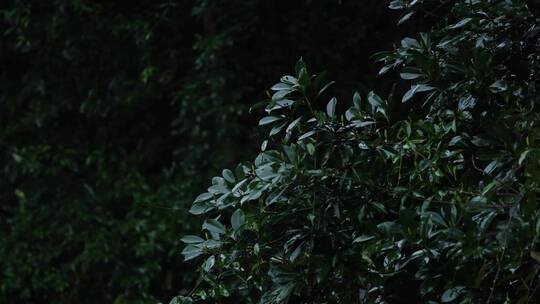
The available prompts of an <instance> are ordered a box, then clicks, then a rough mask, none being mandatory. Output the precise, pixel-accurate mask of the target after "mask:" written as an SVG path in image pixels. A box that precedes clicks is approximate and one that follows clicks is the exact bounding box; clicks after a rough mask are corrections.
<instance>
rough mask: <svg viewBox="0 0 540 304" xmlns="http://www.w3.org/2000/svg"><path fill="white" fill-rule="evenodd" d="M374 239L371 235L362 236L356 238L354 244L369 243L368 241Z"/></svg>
mask: <svg viewBox="0 0 540 304" xmlns="http://www.w3.org/2000/svg"><path fill="white" fill-rule="evenodd" d="M374 238H375V237H374V236H371V235H361V236H359V237H357V238H355V239H354V240H353V244H357V243H363V242H367V241H369V240H372V239H374Z"/></svg>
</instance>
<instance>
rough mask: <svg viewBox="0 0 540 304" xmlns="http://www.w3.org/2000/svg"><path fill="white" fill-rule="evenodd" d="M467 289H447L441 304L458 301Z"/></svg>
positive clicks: (442, 296) (459, 287)
mask: <svg viewBox="0 0 540 304" xmlns="http://www.w3.org/2000/svg"><path fill="white" fill-rule="evenodd" d="M464 289H465V288H464V287H461V286H458V287H454V288H450V289H447V290H446V291H445V292H444V293H443V294H442V295H441V302H442V303H449V302H452V301H454V300H456V299H457V298H458V297H459V295H460V294H461V293H462V292H463V290H464Z"/></svg>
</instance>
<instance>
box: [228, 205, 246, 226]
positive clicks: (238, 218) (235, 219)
mask: <svg viewBox="0 0 540 304" xmlns="http://www.w3.org/2000/svg"><path fill="white" fill-rule="evenodd" d="M245 222H246V216H245V215H244V212H243V211H242V209H237V210H236V211H235V212H234V213H233V214H232V216H231V226H232V228H233V230H238V229H239V228H240V227H242V225H244V223H245Z"/></svg>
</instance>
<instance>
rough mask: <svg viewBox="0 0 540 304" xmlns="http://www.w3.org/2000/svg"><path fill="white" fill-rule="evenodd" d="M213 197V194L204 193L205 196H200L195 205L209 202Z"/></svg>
mask: <svg viewBox="0 0 540 304" xmlns="http://www.w3.org/2000/svg"><path fill="white" fill-rule="evenodd" d="M212 197H213V195H212V193H208V192H206V193H203V194H200V195H199V196H197V198H196V199H195V201H194V203H198V202H204V201H207V200H209V199H211V198H212Z"/></svg>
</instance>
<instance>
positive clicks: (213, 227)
mask: <svg viewBox="0 0 540 304" xmlns="http://www.w3.org/2000/svg"><path fill="white" fill-rule="evenodd" d="M202 228H203V229H206V230H208V231H210V232H214V233H217V234H224V233H225V226H223V224H221V223H220V222H219V221H218V220H216V219H208V220H206V221H205V222H204V224H203V226H202Z"/></svg>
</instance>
